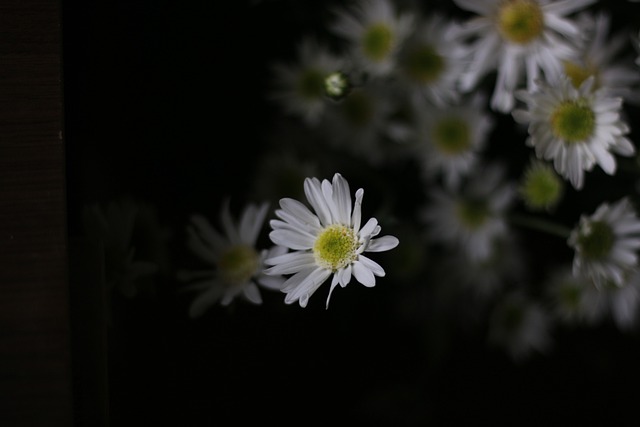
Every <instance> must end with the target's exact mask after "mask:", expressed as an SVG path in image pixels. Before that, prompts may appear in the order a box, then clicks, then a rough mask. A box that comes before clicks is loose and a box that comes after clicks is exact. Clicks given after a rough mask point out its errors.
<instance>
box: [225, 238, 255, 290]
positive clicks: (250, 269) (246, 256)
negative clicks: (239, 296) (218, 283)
mask: <svg viewBox="0 0 640 427" xmlns="http://www.w3.org/2000/svg"><path fill="white" fill-rule="evenodd" d="M259 267H260V257H259V255H258V253H257V252H256V251H255V249H253V248H252V247H250V246H247V245H236V246H232V247H230V248H229V249H227V251H226V252H224V253H223V254H222V256H221V257H220V261H219V262H218V269H219V272H220V277H222V278H223V279H224V280H225V281H226V282H227V283H230V284H234V285H241V284H244V283H247V282H248V281H249V280H250V279H251V278H252V277H253V275H254V274H255V273H256V272H257V271H258V268H259Z"/></svg>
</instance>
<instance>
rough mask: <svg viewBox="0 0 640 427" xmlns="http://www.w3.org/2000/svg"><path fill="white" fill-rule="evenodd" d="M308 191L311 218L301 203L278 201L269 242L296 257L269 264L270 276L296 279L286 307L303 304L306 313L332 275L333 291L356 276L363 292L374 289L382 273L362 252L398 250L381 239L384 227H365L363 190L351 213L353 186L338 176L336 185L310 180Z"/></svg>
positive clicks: (393, 241)
mask: <svg viewBox="0 0 640 427" xmlns="http://www.w3.org/2000/svg"><path fill="white" fill-rule="evenodd" d="M304 190H305V194H306V196H307V200H308V202H309V204H310V205H311V207H312V208H313V210H314V211H315V213H314V212H312V211H310V210H309V208H307V207H306V206H305V205H304V204H303V203H301V202H299V201H297V200H294V199H291V198H283V199H282V200H280V207H281V209H278V210H276V216H277V217H278V218H279V219H275V220H271V222H270V224H271V227H272V229H273V230H272V231H271V233H270V234H269V237H270V238H271V240H272V241H273V242H274V243H275V244H276V245H280V246H285V247H287V248H289V249H291V250H292V251H291V252H289V253H286V254H283V255H279V256H274V257H271V258H268V259H266V260H265V263H266V264H267V265H271V266H272V267H270V268H268V269H267V270H265V273H266V274H275V275H280V274H285V275H288V274H292V276H291V277H289V278H288V279H287V281H286V282H285V283H284V285H283V287H282V291H283V292H285V293H286V294H287V295H286V297H285V303H287V304H291V303H293V302H296V301H299V304H300V306H301V307H306V306H307V303H308V301H309V298H310V297H311V295H313V294H314V292H315V291H316V290H317V289H318V288H319V287H320V285H322V284H323V283H324V282H325V281H326V280H327V279H328V278H329V277H330V276H331V275H333V280H332V281H331V288H330V290H329V295H328V296H327V303H326V305H327V307H328V306H329V298H330V297H331V293H332V292H333V289H334V288H335V287H336V286H337V285H338V284H339V285H340V286H341V287H345V286H347V284H349V282H350V281H351V276H352V275H353V276H354V277H355V278H356V280H358V281H359V282H360V283H362V284H363V285H364V286H367V287H373V286H375V284H376V280H375V276H378V277H383V276H384V275H385V271H384V269H383V268H382V267H381V266H380V265H379V264H378V263H376V262H375V261H373V260H371V259H370V258H367V257H366V256H364V252H382V251H387V250H390V249H393V248H395V247H396V246H397V245H398V239H397V238H396V237H394V236H383V237H377V236H378V234H379V233H380V230H381V228H380V226H379V225H378V221H377V220H376V219H375V218H371V219H369V221H367V223H366V224H364V226H362V227H361V214H362V212H361V206H362V197H363V195H364V190H362V189H358V191H356V193H355V204H354V205H353V207H352V204H351V194H350V190H349V184H348V182H347V180H346V179H344V178H343V177H342V175H340V174H339V173H336V174H335V175H334V176H333V181H332V182H330V181H329V180H326V179H325V180H323V181H322V182H321V181H320V180H319V179H317V178H307V179H306V180H305V182H304Z"/></svg>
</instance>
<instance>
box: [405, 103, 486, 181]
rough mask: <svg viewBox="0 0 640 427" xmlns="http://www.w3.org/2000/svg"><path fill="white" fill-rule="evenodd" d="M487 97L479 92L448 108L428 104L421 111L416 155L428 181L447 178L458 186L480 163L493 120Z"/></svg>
mask: <svg viewBox="0 0 640 427" xmlns="http://www.w3.org/2000/svg"><path fill="white" fill-rule="evenodd" d="M484 102H485V97H484V96H482V95H480V94H478V93H476V94H474V95H473V96H472V97H471V98H469V99H465V100H461V101H460V103H458V104H456V105H450V106H447V107H441V108H436V107H425V108H423V109H421V110H419V111H418V112H417V115H418V116H417V118H418V120H417V132H416V134H417V139H418V140H417V141H416V146H415V151H416V155H417V157H418V159H419V162H420V163H419V164H420V168H421V172H422V173H423V175H424V177H425V178H426V179H427V180H429V181H430V180H432V179H434V178H436V177H443V179H444V184H445V186H446V187H448V188H456V187H458V186H459V185H460V181H461V180H462V178H463V177H464V176H466V175H468V174H469V172H470V171H471V170H472V168H473V167H474V166H475V165H476V164H477V162H478V159H479V156H480V153H481V151H482V149H483V148H484V146H485V144H486V141H487V137H488V134H489V132H490V131H491V129H492V127H493V120H492V118H491V116H490V115H489V114H488V112H487V110H486V108H485V106H484Z"/></svg>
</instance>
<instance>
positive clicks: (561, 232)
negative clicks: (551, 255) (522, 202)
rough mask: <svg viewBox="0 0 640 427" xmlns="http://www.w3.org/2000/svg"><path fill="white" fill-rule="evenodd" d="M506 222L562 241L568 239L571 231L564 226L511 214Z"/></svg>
mask: <svg viewBox="0 0 640 427" xmlns="http://www.w3.org/2000/svg"><path fill="white" fill-rule="evenodd" d="M508 221H509V222H510V223H511V224H514V225H518V226H522V227H527V228H530V229H533V230H537V231H543V232H545V233H549V234H552V235H554V236H557V237H561V238H563V239H568V238H569V235H570V234H571V229H570V228H568V227H565V226H564V225H560V224H556V223H553V222H550V221H547V220H544V219H541V218H537V217H533V216H528V215H520V214H513V215H510V216H509V217H508Z"/></svg>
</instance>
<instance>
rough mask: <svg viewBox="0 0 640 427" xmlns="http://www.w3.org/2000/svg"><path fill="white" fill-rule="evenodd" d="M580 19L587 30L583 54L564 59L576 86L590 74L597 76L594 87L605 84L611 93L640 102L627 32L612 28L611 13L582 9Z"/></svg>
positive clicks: (638, 76)
mask: <svg viewBox="0 0 640 427" xmlns="http://www.w3.org/2000/svg"><path fill="white" fill-rule="evenodd" d="M577 21H578V22H580V27H581V28H584V29H585V30H586V31H587V34H588V38H587V43H585V44H584V46H583V48H582V49H581V50H580V56H578V57H577V58H576V59H574V60H567V61H565V62H564V73H565V74H566V75H568V76H569V77H570V78H571V81H572V82H573V85H574V86H575V87H576V88H577V87H579V86H580V85H581V84H582V82H583V81H585V80H586V79H587V78H588V77H589V76H594V80H595V81H594V84H593V86H592V90H597V89H600V88H605V89H606V90H607V92H608V93H609V95H610V96H614V97H621V98H623V100H624V101H625V102H630V103H635V104H637V103H639V102H640V73H638V70H637V68H636V67H635V65H634V62H633V58H631V57H626V56H624V55H627V51H625V48H627V47H629V46H630V43H631V42H632V40H630V38H629V35H628V34H627V32H623V31H622V30H618V31H617V32H614V31H613V30H612V29H611V15H610V14H609V13H607V12H604V11H600V12H598V13H597V14H594V13H591V12H582V13H580V14H579V15H578V17H577Z"/></svg>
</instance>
